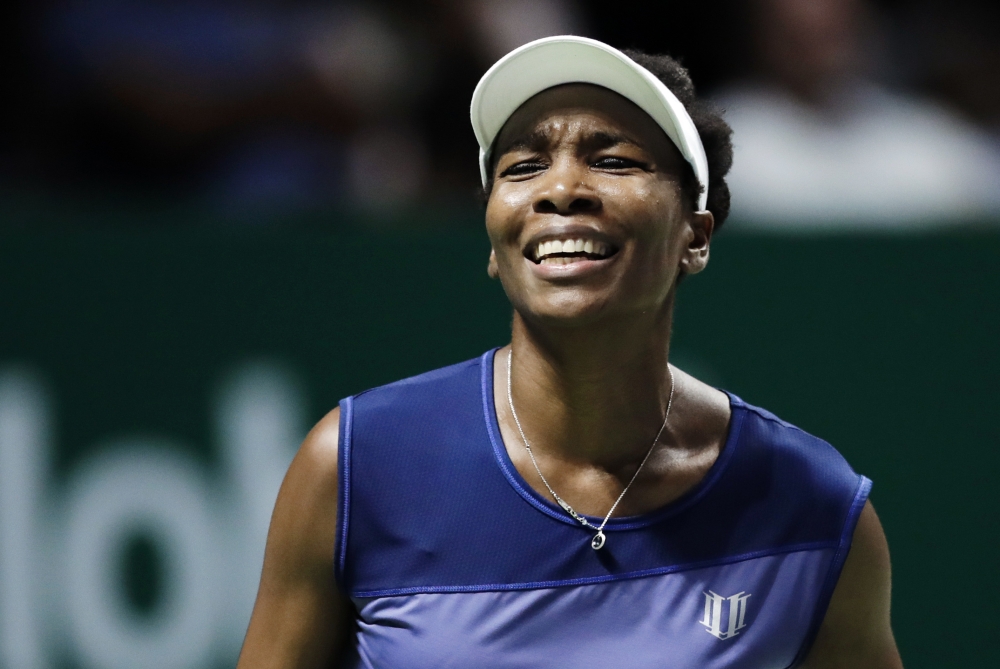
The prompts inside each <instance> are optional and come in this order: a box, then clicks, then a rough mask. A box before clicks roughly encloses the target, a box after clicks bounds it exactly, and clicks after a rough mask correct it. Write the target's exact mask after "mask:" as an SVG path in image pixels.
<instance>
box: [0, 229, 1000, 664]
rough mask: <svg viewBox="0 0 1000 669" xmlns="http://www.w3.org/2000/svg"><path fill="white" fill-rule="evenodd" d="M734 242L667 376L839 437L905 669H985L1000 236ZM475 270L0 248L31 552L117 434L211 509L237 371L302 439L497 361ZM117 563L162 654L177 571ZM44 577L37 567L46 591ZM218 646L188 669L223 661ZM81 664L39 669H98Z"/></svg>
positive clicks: (344, 242)
mask: <svg viewBox="0 0 1000 669" xmlns="http://www.w3.org/2000/svg"><path fill="white" fill-rule="evenodd" d="M727 227H729V228H730V229H729V230H725V231H724V232H723V233H722V234H721V235H720V236H719V238H718V239H717V241H716V243H715V244H714V246H713V251H712V254H713V255H712V261H711V263H710V266H709V268H708V270H707V271H706V272H705V273H704V274H702V275H700V276H697V277H694V278H692V279H690V280H689V281H687V282H686V283H685V284H684V285H683V286H682V288H681V292H680V297H679V304H678V309H677V314H676V328H675V333H676V334H675V342H674V349H673V359H674V360H676V362H677V364H678V366H680V367H681V368H683V369H686V370H687V371H690V372H691V373H693V374H695V375H696V376H701V377H702V378H704V379H705V380H707V381H709V382H711V383H713V384H716V385H719V386H721V387H724V388H726V389H728V390H731V391H733V392H735V393H737V394H738V395H740V396H742V397H743V398H744V399H745V400H747V401H749V402H751V403H754V404H758V405H761V406H764V407H766V408H768V409H770V410H771V411H773V412H775V413H777V414H778V415H779V416H781V417H782V418H785V419H786V420H789V421H791V422H793V423H795V424H797V425H799V426H800V427H802V428H804V429H805V430H807V431H809V432H812V433H814V434H817V435H819V436H821V437H823V438H824V439H827V440H828V441H830V442H831V443H833V444H834V445H835V446H836V447H837V448H838V449H839V450H840V451H841V452H842V453H843V454H844V455H845V456H846V457H847V458H848V460H849V461H850V462H851V463H852V465H853V466H854V467H855V469H856V470H858V471H859V472H861V473H864V474H866V475H868V476H869V477H871V478H872V479H873V480H874V481H875V487H874V490H873V496H872V499H873V501H874V504H875V506H876V508H877V510H878V511H879V514H880V516H881V518H882V522H883V524H884V526H885V530H886V534H887V535H888V538H889V542H890V547H891V549H892V555H893V567H894V587H895V589H894V593H893V604H894V627H895V631H896V635H897V639H898V642H899V645H900V649H901V651H902V654H903V658H904V661H905V663H906V665H907V667H909V668H910V669H915V668H916V669H919V668H922V667H927V668H930V667H940V666H991V665H993V664H994V663H995V662H997V658H998V652H997V650H996V645H995V644H994V643H993V642H992V639H993V637H994V635H993V634H992V633H991V632H989V629H990V627H989V626H990V624H991V623H990V620H991V616H992V613H993V609H994V603H995V601H996V596H997V594H998V593H1000V576H998V570H997V568H996V564H997V558H996V555H997V551H998V549H1000V542H998V540H997V516H998V511H1000V501H998V497H997V495H996V494H995V491H994V490H993V486H991V485H990V483H991V480H992V479H993V478H994V477H995V476H996V474H997V472H998V471H1000V466H998V465H1000V455H998V446H1000V422H998V420H997V410H996V408H995V407H996V404H997V400H998V399H1000V397H998V392H997V385H996V379H997V377H998V375H1000V354H998V352H997V343H998V341H1000V309H998V298H1000V234H997V233H996V232H995V231H994V232H990V231H974V230H967V231H965V232H956V233H948V234H944V233H935V234H926V235H920V236H908V237H904V236H839V235H831V236H821V237H799V238H795V237H780V236H771V235H752V234H747V233H742V232H740V231H739V230H738V228H739V224H738V222H733V223H731V224H730V225H729V226H727ZM487 252H488V244H487V242H486V239H485V235H484V234H483V232H482V231H481V229H480V228H479V227H478V226H469V225H466V226H463V227H454V228H430V227H423V228H421V229H419V230H411V231H405V230H402V229H398V228H394V229H391V230H383V231H381V232H379V231H362V230H360V229H344V230H339V231H323V230H320V229H317V228H299V229H295V230H291V231H287V230H286V231H278V230H274V229H268V230H258V231H250V232H247V231H235V230H227V229H219V228H213V229H208V228H198V229H194V228H185V229H169V228H163V227H158V228H152V229H124V228H121V229H118V228H114V229H102V230H89V231H72V230H60V231H56V230H51V229H49V230H47V231H31V230H27V229H23V228H22V229H21V230H19V231H7V232H0V372H3V371H4V370H5V369H6V370H15V371H16V373H17V374H28V375H29V376H30V377H31V378H33V379H37V380H38V384H40V387H42V388H43V389H44V395H45V397H46V400H45V402H46V404H45V406H46V407H48V409H47V411H48V412H49V413H48V415H49V416H50V417H51V418H50V419H49V420H48V422H47V423H46V425H47V428H46V429H47V430H48V433H49V434H50V435H51V436H50V437H49V442H47V443H50V444H51V446H50V452H51V457H50V460H48V461H47V464H45V473H44V475H43V476H42V479H43V484H42V486H43V488H44V491H45V492H44V493H43V494H41V495H42V500H43V501H42V503H41V507H39V508H42V510H41V511H38V513H40V514H43V513H45V514H48V516H46V518H48V520H44V522H43V520H39V523H41V524H45V526H46V527H49V528H51V529H50V530H48V532H49V534H47V535H46V536H47V537H49V538H48V539H46V540H45V541H49V542H50V543H49V544H46V543H45V542H44V541H42V540H39V541H40V543H39V546H41V548H39V549H38V550H39V551H40V553H41V554H44V553H45V552H46V551H56V552H58V551H59V550H60V549H58V548H51V546H52V545H55V544H51V542H52V541H53V539H52V537H57V536H59V535H60V533H66V532H71V530H72V528H70V529H66V524H67V523H71V519H72V518H76V517H77V516H75V515H74V512H73V511H72V509H71V508H70V507H71V506H72V504H71V503H70V502H65V503H62V502H58V500H62V499H64V498H66V499H70V500H72V499H75V498H73V494H72V493H66V492H64V491H66V490H74V489H75V488H73V485H74V484H73V481H74V480H75V479H74V476H76V474H75V473H76V472H78V471H80V470H81V468H86V467H87V466H88V464H87V463H88V462H92V461H93V460H94V458H96V457H98V456H99V455H100V454H101V452H102V449H105V450H108V449H109V447H108V446H107V444H108V443H110V442H112V441H114V440H115V439H119V438H120V437H122V436H123V435H135V434H156V435H164V436H165V437H166V438H168V439H169V444H170V445H169V446H165V447H164V448H167V449H175V450H177V451H178V452H180V453H182V454H183V456H184V457H185V458H188V460H186V461H187V462H191V463H194V466H196V467H197V468H200V469H199V471H201V472H202V473H203V475H204V476H206V477H208V478H207V480H208V483H207V484H206V488H205V490H207V491H208V492H206V493H205V494H206V495H208V496H209V497H206V499H214V498H212V497H211V495H212V494H214V493H213V492H212V491H214V490H216V488H217V487H219V486H217V485H216V483H215V482H216V481H218V480H220V479H219V477H220V476H221V474H220V472H221V471H222V470H223V469H225V467H226V466H227V465H226V464H225V462H224V457H223V456H222V455H220V450H219V447H218V444H219V443H220V438H219V436H218V433H219V428H218V422H217V420H216V418H215V417H214V416H216V415H217V414H218V410H216V409H213V407H217V406H218V405H219V400H218V397H219V396H220V392H223V391H222V390H220V388H224V387H225V386H226V383H228V381H227V379H229V378H230V377H231V376H232V374H233V370H237V369H240V368H241V366H245V365H246V364H250V363H252V364H262V363H261V361H265V362H266V364H268V365H272V366H276V367H275V368H280V369H281V370H284V371H283V372H282V374H285V376H284V377H282V378H286V379H291V381H289V383H292V384H293V385H295V388H297V391H296V392H297V393H298V394H297V395H295V394H294V393H293V394H292V395H291V396H293V397H296V398H300V399H296V400H294V401H296V402H298V404H297V405H296V407H297V410H298V411H299V415H300V416H301V419H300V420H299V423H297V424H296V427H295V431H296V432H295V434H296V438H298V437H301V435H302V433H303V432H304V430H305V429H307V427H308V425H309V424H311V423H312V422H315V421H316V420H318V419H319V418H320V417H321V416H322V415H323V413H325V412H326V411H328V410H329V409H330V408H332V407H333V406H335V405H336V403H337V401H338V399H339V398H341V397H343V396H345V395H348V394H351V393H354V392H357V391H360V390H363V389H365V388H367V387H370V386H373V385H378V384H382V383H386V382H389V381H392V380H394V379H397V378H401V377H404V376H408V375H412V374H416V373H419V372H421V371H424V370H427V369H431V368H434V367H437V366H441V365H445V364H448V363H452V362H457V361H460V360H463V359H466V358H470V357H472V356H475V355H477V354H479V353H481V352H482V351H483V350H485V349H487V348H489V347H492V346H497V345H502V344H503V343H505V342H506V341H507V337H508V331H509V322H510V313H509V312H510V308H509V305H508V303H507V301H506V298H505V297H504V295H503V292H502V290H501V288H500V286H499V285H498V284H497V283H495V282H493V281H491V280H490V279H489V278H488V277H487V276H486V272H485V265H486V255H487ZM24 370H27V371H26V372H25V371H24ZM18 378H20V377H18ZM11 406H15V405H11ZM213 412H215V413H213ZM0 415H2V414H0ZM0 427H2V426H0ZM0 445H2V444H0ZM111 450H114V449H111ZM109 452H110V451H109ZM219 485H221V484H219ZM199 494H201V493H199ZM67 495H68V497H67ZM81 499H82V498H81ZM45 500H56V501H45ZM59 504H63V507H60V506H59ZM208 504H209V506H210V507H211V508H217V507H219V508H221V506H224V503H223V502H214V501H212V502H210V503H208ZM213 504H214V505H215V506H212V505H213ZM67 505H68V506H67ZM43 507H44V508H43ZM74 508H75V507H74ZM227 508H228V507H227ZM53 509H54V510H53ZM59 509H63V510H59ZM10 515H11V514H10V513H8V516H10ZM220 517H221V516H220ZM66 519H70V520H66ZM10 522H13V521H10ZM10 522H8V525H10ZM81 522H82V521H81ZM220 522H221V521H220ZM223 524H224V523H223ZM116 545H118V544H116ZM46 546H50V547H49V548H45V547H46ZM121 546H124V548H121V550H120V551H119V553H121V555H120V556H119V557H120V559H119V560H118V562H114V564H115V565H120V569H119V567H115V569H119V571H118V572H113V573H112V575H111V577H109V578H111V581H114V579H115V578H118V579H119V580H120V581H121V587H120V591H121V592H122V593H125V594H123V595H121V596H120V597H121V598H122V601H123V602H125V603H124V604H123V605H122V606H123V607H124V608H123V609H122V610H123V611H125V610H127V609H128V608H129V607H132V609H135V611H133V613H131V614H128V613H122V614H121V615H122V616H125V618H124V619H126V620H133V619H134V620H145V621H146V622H145V623H142V624H140V623H134V624H133V623H122V625H124V627H122V628H121V629H123V630H126V632H127V630H129V629H133V628H132V627H128V625H133V627H134V628H135V629H134V630H133V632H134V634H133V632H128V634H133V636H134V638H135V639H138V640H137V641H135V644H138V645H136V646H135V648H140V650H141V649H143V648H145V649H146V650H149V648H152V647H153V646H152V645H149V644H153V641H150V639H153V637H154V636H155V634H154V633H153V632H148V630H147V632H143V631H142V630H145V629H147V628H146V627H142V625H146V626H147V627H149V628H150V629H152V627H155V625H156V624H157V623H156V621H157V620H158V618H157V615H158V614H157V613H156V608H157V606H168V605H169V603H170V602H171V601H173V600H171V596H170V588H171V587H173V586H172V585H171V584H172V583H173V582H174V581H173V580H171V579H174V578H175V575H176V573H179V572H177V569H178V568H175V567H171V564H173V563H171V561H170V560H171V559H173V558H171V557H170V551H169V547H167V548H164V547H162V546H161V547H159V548H157V544H156V541H155V540H151V542H147V544H143V543H142V542H139V543H136V542H135V541H133V542H132V543H127V542H126V543H121ZM144 546H145V548H144ZM157 551H159V552H160V553H163V555H160V556H159V557H157V556H158V555H159V553H158V552H157ZM7 559H8V561H10V560H14V558H10V557H9V556H8V558H7ZM42 563H45V564H48V563H47V562H46V561H45V560H40V561H39V564H42ZM0 567H2V565H0ZM46 569H48V571H45V570H46ZM53 570H54V571H58V570H59V568H58V567H45V566H39V567H38V569H37V570H36V571H37V574H38V575H37V576H36V578H37V579H38V580H41V581H50V580H52V579H54V578H56V575H53ZM172 570H173V571H172ZM224 571H225V569H224V568H223V569H222V570H221V571H219V572H213V573H223V572H224ZM4 573H6V574H8V575H10V574H13V573H16V570H14V571H11V568H10V567H9V565H8V567H7V568H6V571H5V572H4ZM115 574H118V576H115ZM157 579H158V580H157ZM150 580H152V581H155V583H153V585H149V581H150ZM111 581H109V582H111ZM157 584H158V585H157ZM115 587H118V586H115ZM243 587H244V588H245V587H246V586H245V585H244V586H243ZM43 589H44V588H43ZM51 589H52V588H50V590H51ZM55 590H58V588H55ZM71 591H72V588H70V591H68V592H69V594H65V595H59V594H56V595H52V594H51V593H50V594H49V595H47V596H45V597H42V596H38V599H37V601H36V600H33V601H36V604H35V605H36V607H37V608H38V609H39V611H41V612H42V613H40V614H39V618H41V619H43V620H42V622H40V623H39V625H40V626H41V628H43V633H42V637H44V634H50V633H51V634H56V635H59V634H61V632H60V630H62V629H63V628H60V627H59V626H58V624H56V623H52V624H51V625H50V624H49V623H48V622H45V620H47V619H48V618H49V617H50V616H48V615H47V614H46V613H45V612H51V611H54V610H57V609H60V608H67V607H69V608H72V605H71V603H70V604H67V603H66V602H65V601H64V600H65V599H66V598H67V597H71V596H73V595H72V592H71ZM39 592H40V590H39ZM143 593H145V594H143ZM144 607H145V608H144ZM4 610H6V611H11V610H12V609H9V608H8V609H0V611H4ZM136 611H137V612H138V613H136ZM144 611H146V612H145V613H144ZM149 611H152V613H149ZM8 615H11V614H8ZM109 615H110V614H109ZM130 615H131V616H132V618H128V616H130ZM163 615H167V614H163ZM143 616H145V617H143ZM52 617H54V618H57V619H58V618H60V616H52ZM62 617H65V616H62ZM168 618H169V616H168ZM163 619H164V620H166V619H167V618H163ZM134 620H133V622H134ZM240 620H242V619H240ZM238 622H239V621H238ZM3 624H6V625H7V627H8V628H10V621H7V622H6V623H4V621H2V620H0V625H3ZM109 624H110V623H109ZM53 625H54V627H52V626H53ZM136 625H138V627H136ZM240 625H242V623H241V622H239V624H237V625H236V627H237V628H238V627H239V626H240ZM150 626H152V627H150ZM50 627H52V629H49V628H50ZM109 629H110V628H109ZM115 629H117V628H115ZM178 629H179V628H178ZM45 630H48V631H45ZM53 630H54V631H53ZM135 630H138V631H135ZM63 631H65V630H63ZM126 632H122V634H126ZM143 634H146V636H142V635H143ZM164 634H166V632H164ZM230 637H232V639H230V641H229V642H226V643H222V642H220V643H218V644H215V645H214V646H212V648H215V650H214V651H211V652H209V651H208V650H206V651H205V653H204V654H203V655H202V656H199V657H194V656H192V657H191V659H190V661H189V664H190V665H191V666H213V665H214V666H225V664H226V663H227V662H231V661H232V653H233V652H234V648H235V647H236V646H238V634H237V632H233V633H232V634H231V635H230ZM40 638H41V637H40ZM67 638H72V634H68V637H67ZM123 638H124V637H123ZM128 638H129V639H132V638H133V637H128ZM143 639H145V640H146V641H143ZM233 639H235V641H234V640H233ZM147 642H148V643H147ZM122 643H123V644H125V645H123V648H126V646H127V644H126V643H125V642H124V641H123V642H122ZM129 643H131V642H129ZM142 643H147V646H148V648H147V646H142ZM208 643H209V642H208V641H206V644H208ZM212 643H215V642H212ZM79 644H80V642H74V641H71V640H68V641H62V642H60V643H59V644H56V647H57V648H58V649H59V650H57V651H54V652H50V653H49V652H48V651H47V653H48V654H47V655H46V654H44V653H43V655H45V657H48V658H49V660H46V661H51V662H55V663H57V664H64V665H67V666H77V665H78V664H87V663H88V661H87V660H86V659H80V658H81V657H84V656H86V655H87V652H88V651H86V649H83V650H81V649H80V648H79V647H78V646H79ZM208 647H209V646H208V645H206V648H208ZM128 648H131V646H127V648H126V650H125V651H122V652H123V653H125V652H126V651H127V650H128ZM23 652H24V653H27V654H28V655H30V652H29V651H27V650H25V651H23ZM95 652H96V651H95ZM136 652H139V651H136ZM143 652H145V651H143ZM149 652H152V651H149ZM10 655H11V653H10V652H8V657H9V656H10ZM121 657H122V658H124V657H125V655H122V656H121ZM126 659H127V658H126ZM109 662H110V660H109ZM121 662H122V663H126V662H125V660H124V659H122V660H121ZM199 662H200V663H201V664H200V665H198V663H199ZM9 663H10V661H8V664H9ZM141 664H142V663H141V662H140V661H138V660H136V661H135V663H134V664H133V666H136V667H139V666H141ZM39 666H40V665H39ZM5 669H21V668H20V667H13V666H8V667H6V668H5Z"/></svg>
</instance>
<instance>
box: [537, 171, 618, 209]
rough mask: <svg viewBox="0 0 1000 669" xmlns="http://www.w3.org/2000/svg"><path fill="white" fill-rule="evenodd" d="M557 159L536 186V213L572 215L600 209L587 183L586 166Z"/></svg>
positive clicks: (595, 195)
mask: <svg viewBox="0 0 1000 669" xmlns="http://www.w3.org/2000/svg"><path fill="white" fill-rule="evenodd" d="M576 162H577V161H574V160H556V161H555V162H554V163H553V164H552V165H551V166H550V167H549V169H548V170H546V172H545V174H544V175H543V176H542V178H541V179H539V180H538V181H537V182H536V183H537V184H538V186H539V188H538V191H537V192H536V193H535V200H534V203H533V205H532V206H533V208H534V210H535V212H536V213H539V214H561V215H564V216H566V215H571V214H577V213H584V212H593V211H597V210H598V209H600V208H601V200H600V198H599V197H598V196H597V193H595V192H594V190H593V189H592V188H591V187H590V186H589V184H588V183H587V174H588V172H589V170H587V167H586V165H579V164H575V163H576Z"/></svg>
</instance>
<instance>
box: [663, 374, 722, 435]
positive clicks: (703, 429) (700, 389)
mask: <svg viewBox="0 0 1000 669" xmlns="http://www.w3.org/2000/svg"><path fill="white" fill-rule="evenodd" d="M671 368H672V370H673V374H674V384H675V389H676V390H675V395H676V396H675V400H674V401H675V404H674V406H673V408H672V409H671V415H673V416H676V417H677V421H676V422H675V424H676V425H678V426H680V431H681V435H680V436H681V439H682V441H683V442H684V443H685V444H689V445H691V446H693V447H695V448H697V447H710V448H713V449H715V450H716V451H718V450H720V449H721V448H722V446H723V444H724V443H725V440H726V434H727V433H728V432H729V419H730V415H731V413H732V410H731V408H730V406H729V397H728V396H727V395H726V394H725V393H724V392H722V391H721V390H718V389H716V388H713V387H712V386H710V385H708V384H707V383H705V382H703V381H700V380H698V379H696V378H695V377H693V376H691V375H690V374H688V373H687V372H684V371H682V370H680V369H678V368H676V367H673V366H671Z"/></svg>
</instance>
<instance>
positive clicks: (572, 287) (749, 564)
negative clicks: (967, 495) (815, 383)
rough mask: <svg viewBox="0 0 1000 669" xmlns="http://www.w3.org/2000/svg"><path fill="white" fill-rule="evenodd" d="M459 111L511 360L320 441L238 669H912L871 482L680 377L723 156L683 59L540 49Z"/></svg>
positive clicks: (279, 537) (421, 390)
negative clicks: (470, 139) (678, 304)
mask: <svg viewBox="0 0 1000 669" xmlns="http://www.w3.org/2000/svg"><path fill="white" fill-rule="evenodd" d="M637 61H638V62H637ZM640 63H641V64H640ZM654 73H655V76H654ZM472 115H473V126H474V129H475V130H476V134H477V138H478V139H479V142H480V146H481V147H482V152H481V155H480V163H481V168H482V173H483V182H484V187H485V191H486V193H487V208H486V228H487V232H488V234H489V237H490V241H491V243H492V252H491V254H490V258H489V266H488V269H489V273H490V275H491V276H493V277H496V278H499V279H500V281H501V282H502V284H503V286H504V289H505V291H506V292H507V295H508V297H509V298H510V300H511V303H512V304H513V306H514V319H513V331H512V336H511V344H510V345H508V346H506V347H504V348H502V349H499V350H497V351H495V352H494V351H490V352H487V353H486V354H485V355H484V356H482V357H481V358H479V359H476V360H472V361H468V362H466V363H462V364H459V365H455V366H452V367H448V368H445V369H442V370H437V371H435V372H431V373H429V374H424V375H422V376H419V377H415V378H413V379H408V380H405V381H401V382H399V383H396V384H391V385H389V386H385V387H383V388H377V389H374V390H371V391H368V392H366V393H362V394H360V395H358V396H356V397H353V398H349V399H347V400H345V401H343V402H341V405H340V407H338V409H335V410H334V411H333V412H331V413H330V414H329V415H328V416H327V417H326V418H324V419H323V420H322V421H321V422H320V423H319V424H318V425H317V426H316V428H315V429H314V430H313V431H312V432H311V433H310V435H309V436H308V437H307V439H306V441H305V443H304V444H303V446H302V449H301V450H300V452H299V454H298V456H297V457H296V459H295V461H294V462H293V464H292V465H291V467H290V469H289V472H288V475H287V477H286V479H285V483H284V484H283V486H282V489H281V493H280V495H279V498H278V502H277V505H276V507H275V512H274V518H273V520H272V524H271V532H270V536H269V537H268V545H267V553H266V557H265V563H264V571H263V576H262V580H261V586H260V592H259V594H258V598H257V603H256V606H255V609H254V613H253V617H252V620H251V623H250V629H249V631H248V633H247V639H246V642H245V645H244V648H243V653H242V655H241V658H240V665H239V667H240V669H253V668H255V667H265V666H266V667H321V666H329V665H330V663H331V662H333V661H336V660H337V659H338V658H340V659H341V661H342V662H343V663H344V666H352V667H353V666H365V667H373V666H374V667H411V668H417V667H443V666H450V667H473V666H474V667H536V666H582V667H701V668H704V667H787V666H790V665H801V666H807V667H875V668H882V667H885V668H889V667H898V666H900V661H899V657H898V653H897V651H896V649H895V644H894V641H893V638H892V632H891V629H890V626H889V562H888V549H887V547H886V543H885V538H884V535H883V533H882V530H881V527H880V525H879V522H878V519H877V518H876V516H875V513H874V511H873V510H872V508H871V505H870V503H868V502H867V496H868V491H869V488H870V482H869V481H868V480H867V479H865V478H864V477H861V476H858V475H857V474H855V473H854V472H853V471H852V470H851V469H850V467H849V466H848V465H847V463H846V462H844V460H843V458H841V457H840V455H839V454H838V453H837V452H836V451H834V450H833V449H832V448H831V447H830V446H829V445H827V444H826V443H824V442H822V441H820V440H818V439H816V438H814V437H811V436H809V435H807V434H805V433H803V432H801V431H800V430H797V429H796V428H794V427H792V426H790V425H788V424H787V423H784V422H782V421H780V420H778V419H777V418H775V417H774V416H773V415H771V414H769V413H767V412H765V411H763V410H761V409H757V408H755V407H751V406H749V405H747V404H745V403H744V402H742V401H741V400H740V399H739V398H737V397H734V396H732V395H727V394H725V393H723V392H721V391H719V390H716V389H714V388H711V387H709V386H707V385H705V384H704V383H702V382H700V381H698V380H697V379H695V378H693V377H691V376H690V375H688V374H685V373H684V372H682V371H681V370H679V369H676V368H674V367H672V366H671V365H670V364H669V363H668V353H669V343H670V332H671V325H672V314H673V304H674V298H675V295H676V290H677V285H678V283H679V282H680V280H681V279H682V278H683V277H684V276H686V275H688V274H695V273H697V272H699V271H701V270H702V269H704V267H705V265H706V263H707V262H708V256H709V244H710V241H711V238H712V234H713V232H714V231H715V229H716V228H717V227H718V226H719V225H721V224H722V222H723V221H724V219H725V217H726V215H727V213H728V191H727V189H726V186H725V180H724V177H725V173H726V171H727V170H728V167H729V162H730V159H731V146H730V144H729V131H728V128H727V126H726V125H725V123H724V122H723V121H722V120H721V118H719V117H718V116H717V115H715V114H714V113H713V112H711V111H710V110H708V109H707V108H705V107H703V106H701V105H700V104H699V103H698V102H697V100H695V99H694V93H693V87H692V86H691V83H690V80H689V79H688V78H687V75H686V73H685V72H684V70H683V69H682V68H680V67H679V66H678V65H677V64H676V63H675V62H674V61H672V60H670V59H668V58H665V57H649V56H642V55H639V54H636V55H634V59H633V58H629V57H628V56H626V55H624V54H622V53H621V52H618V51H615V50H614V49H611V48H610V47H607V46H606V45H603V44H601V43H599V42H594V41H593V40H586V39H582V38H572V37H559V38H547V39H545V40H539V41H538V42H534V43H532V44H529V45H526V46H524V47H521V48H520V49H518V50H516V51H514V52H512V53H511V54H508V56H506V57H505V58H504V59H502V60H501V61H500V62H499V63H497V64H496V65H495V66H494V67H493V68H492V69H491V70H490V71H489V72H488V73H487V74H486V75H485V76H484V77H483V80H482V81H481V82H480V85H479V87H478V88H477V90H476V93H475V95H474V96H473V108H472ZM706 148H707V151H706ZM852 542H853V543H852ZM706 632H707V633H706Z"/></svg>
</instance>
